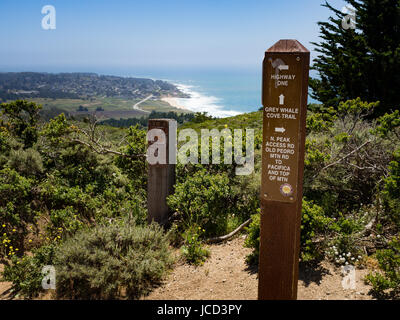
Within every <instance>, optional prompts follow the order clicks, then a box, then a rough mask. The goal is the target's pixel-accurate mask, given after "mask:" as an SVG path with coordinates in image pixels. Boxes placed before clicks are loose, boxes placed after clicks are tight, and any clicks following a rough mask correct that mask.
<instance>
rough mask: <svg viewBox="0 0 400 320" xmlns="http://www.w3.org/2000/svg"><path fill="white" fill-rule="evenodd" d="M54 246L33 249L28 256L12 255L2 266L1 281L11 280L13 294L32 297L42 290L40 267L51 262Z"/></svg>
mask: <svg viewBox="0 0 400 320" xmlns="http://www.w3.org/2000/svg"><path fill="white" fill-rule="evenodd" d="M55 250H56V246H54V245H47V246H42V247H40V248H38V249H36V250H34V252H33V254H32V255H30V256H27V255H26V256H24V257H22V258H18V257H15V256H14V257H13V258H12V259H11V261H10V262H9V263H7V264H6V265H5V267H4V271H3V273H2V280H1V281H9V282H12V291H13V294H14V295H22V296H24V297H27V298H34V297H36V296H38V294H39V293H40V292H42V290H43V288H42V279H43V277H44V274H42V268H43V267H44V266H47V265H51V264H52V263H53V258H54V252H55Z"/></svg>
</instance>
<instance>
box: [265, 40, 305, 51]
mask: <svg viewBox="0 0 400 320" xmlns="http://www.w3.org/2000/svg"><path fill="white" fill-rule="evenodd" d="M266 52H268V53H271V52H288V53H290V52H293V53H295V52H310V51H309V50H308V49H307V48H306V47H305V46H303V45H302V44H301V43H300V42H299V41H297V40H295V39H282V40H279V41H278V42H277V43H275V44H274V45H273V46H272V47H271V48H269V49H268V50H267V51H266Z"/></svg>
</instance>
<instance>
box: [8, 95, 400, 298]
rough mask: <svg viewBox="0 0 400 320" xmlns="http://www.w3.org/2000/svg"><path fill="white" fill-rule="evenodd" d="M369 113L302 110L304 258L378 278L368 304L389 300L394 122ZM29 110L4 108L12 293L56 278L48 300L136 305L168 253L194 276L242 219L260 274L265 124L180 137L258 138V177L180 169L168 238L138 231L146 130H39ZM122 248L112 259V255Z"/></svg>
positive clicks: (394, 266) (395, 200) (367, 106)
mask: <svg viewBox="0 0 400 320" xmlns="http://www.w3.org/2000/svg"><path fill="white" fill-rule="evenodd" d="M377 107H379V106H378V104H377V103H366V102H363V101H361V100H360V99H356V100H351V101H347V102H345V103H341V104H340V106H339V108H338V110H334V109H332V108H323V107H321V106H320V107H319V108H320V109H319V110H318V112H315V108H316V106H314V108H310V109H314V111H309V114H308V117H307V142H306V149H307V150H306V151H307V154H306V160H305V179H304V198H303V219H302V234H301V258H302V260H303V261H314V262H318V261H320V260H322V259H328V260H330V261H332V262H333V263H335V264H336V265H338V266H341V265H345V264H355V265H357V266H359V267H361V266H368V265H370V264H371V261H375V265H377V268H378V269H377V270H378V272H377V273H371V274H370V276H369V277H368V279H367V280H366V281H369V282H370V283H372V284H373V286H374V290H375V292H374V294H375V295H376V296H380V297H396V296H397V294H398V289H399V282H400V281H399V279H400V277H399V273H398V268H399V265H400V263H398V261H399V253H398V249H397V246H398V240H396V239H395V237H396V236H397V235H398V231H399V226H400V214H399V213H400V210H399V208H400V194H399V181H400V180H399V179H400V178H399V177H400V174H399V168H400V164H399V162H400V156H399V152H400V139H399V136H400V132H399V130H400V117H399V112H398V111H396V112H394V113H391V114H386V115H384V116H383V117H381V118H378V119H376V120H370V119H369V115H370V114H371V113H372V112H373V109H374V108H377ZM39 110H40V107H38V106H37V105H36V104H34V103H30V102H26V101H15V102H12V103H8V104H2V105H1V120H0V152H1V154H0V231H1V233H0V234H1V238H0V255H1V259H2V262H3V263H4V264H5V269H4V272H3V275H2V277H3V279H4V280H6V281H11V282H12V283H13V290H14V291H13V292H14V294H20V295H23V296H26V297H33V296H36V295H37V294H39V293H40V292H41V291H42V289H41V280H42V278H43V275H42V274H41V272H40V271H41V268H42V267H43V266H44V265H54V266H55V268H56V270H57V272H59V273H58V274H60V277H61V278H60V279H59V280H60V281H61V282H60V283H62V284H63V285H62V286H59V287H57V291H56V293H55V294H56V295H57V296H58V297H72V298H76V299H80V298H96V297H97V298H99V297H103V298H136V297H138V296H140V295H142V294H145V293H146V292H148V289H149V287H150V286H152V285H155V284H156V283H158V282H159V281H160V280H161V279H162V278H163V277H164V275H165V272H166V270H168V268H170V266H171V259H170V257H169V249H168V247H165V243H168V242H170V243H171V244H173V245H174V246H176V247H179V248H181V253H182V257H184V258H185V259H186V260H187V261H188V262H189V263H194V264H201V263H202V262H203V261H204V260H205V259H207V256H208V252H207V250H206V249H205V248H204V247H203V242H204V241H205V240H207V239H209V238H212V237H215V236H221V235H224V234H227V233H229V232H231V231H232V230H234V229H235V228H237V227H238V226H239V225H241V224H242V223H243V222H245V221H246V220H248V219H249V218H250V217H252V218H253V219H252V223H251V224H250V226H249V227H248V228H247V233H248V237H247V240H246V245H247V246H249V247H250V248H253V249H254V251H253V254H251V255H250V256H249V257H248V263H250V264H251V263H254V262H255V261H257V258H258V241H259V238H258V237H259V219H258V214H259V188H260V182H261V180H260V179H261V177H260V165H261V149H262V132H261V126H262V112H261V111H259V112H253V113H249V114H243V115H239V116H236V117H231V118H225V119H210V118H208V117H207V116H206V115H204V114H196V116H195V118H194V119H192V120H191V121H190V122H186V123H185V124H183V125H182V126H181V127H180V128H179V130H181V129H183V128H193V129H195V130H197V131H199V130H200V129H206V128H209V129H214V128H216V129H223V128H224V129H225V128H229V129H231V130H233V129H246V128H249V129H254V130H255V143H254V144H255V170H254V172H253V173H252V174H250V175H248V176H237V175H235V164H233V165H225V164H219V165H216V164H214V165H213V164H209V165H200V164H187V165H181V164H178V165H177V172H176V174H177V183H176V185H175V193H174V194H173V195H171V196H170V197H169V198H168V205H169V206H170V208H171V212H172V213H173V215H172V216H171V219H170V221H169V228H168V233H167V234H166V233H165V232H166V231H167V230H160V229H159V228H158V227H157V226H154V225H150V226H148V225H147V222H146V216H147V209H146V207H147V204H146V188H147V186H146V183H147V164H146V161H145V157H144V155H145V152H146V145H147V143H146V140H145V137H146V131H145V130H142V129H140V128H139V127H138V126H135V127H130V128H128V129H124V128H113V127H109V126H104V125H99V124H98V122H97V121H96V119H93V118H87V119H86V120H84V121H71V120H67V119H66V118H65V116H64V115H59V116H57V117H55V118H54V119H52V120H50V121H49V122H41V121H39V120H40V119H39ZM243 148H245V146H243ZM199 150H200V149H199ZM222 150H223V144H221V152H222ZM242 151H243V150H242ZM210 162H211V161H210ZM121 225H126V226H129V227H127V228H128V229H126V228H122V227H118V226H121ZM396 241H397V242H396ZM146 243H147V244H150V243H153V244H156V243H159V244H160V245H152V246H147V245H144V244H146ZM77 244H84V245H77ZM161 244H162V245H161ZM120 246H122V247H121V248H123V249H121V250H122V251H121V252H120V253H118V254H116V255H113V256H110V255H109V254H108V252H110V251H109V250H110V248H113V247H120ZM135 248H140V251H137V250H136V249H135ZM93 252H96V254H93ZM135 252H136V253H135ZM128 256H129V261H131V262H130V263H131V264H127V261H126V259H127V257H128ZM67 257H71V258H67ZM72 257H76V259H75V258H72ZM78 257H87V258H85V259H80V258H78ZM143 259H146V261H147V262H146V263H144V264H143V267H140V268H142V269H140V270H141V271H137V272H143V274H146V276H145V277H143V278H140V277H139V278H131V277H134V275H135V274H137V273H136V271H135V272H133V271H132V272H131V271H129V272H128V270H136V269H134V268H139V267H138V266H139V265H140V264H141V263H143V261H144V260H143ZM92 262H93V263H96V264H98V265H99V266H104V267H105V266H106V265H109V266H111V265H112V266H115V267H113V270H116V271H115V272H114V273H113V274H112V275H111V274H110V275H108V274H107V273H106V272H102V271H101V270H103V269H101V268H100V269H93V268H92V267H91V264H92ZM116 266H120V267H116ZM143 268H144V269H143ZM106 269H107V268H106ZM106 269H104V270H106ZM96 270H97V271H96ZM104 270H103V271H104ZM118 270H119V271H118ZM72 275H73V276H72ZM109 277H112V280H110V279H111V278H109ZM127 277H128V278H127ZM67 279H69V280H68V281H67ZM94 279H96V280H94ZM149 279H151V280H150V281H149ZM131 283H135V287H130V284H131Z"/></svg>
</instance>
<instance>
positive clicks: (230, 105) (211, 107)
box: [7, 63, 317, 117]
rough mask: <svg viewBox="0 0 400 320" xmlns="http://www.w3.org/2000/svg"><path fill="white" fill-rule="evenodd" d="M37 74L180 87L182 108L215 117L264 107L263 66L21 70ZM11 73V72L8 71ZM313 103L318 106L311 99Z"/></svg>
mask: <svg viewBox="0 0 400 320" xmlns="http://www.w3.org/2000/svg"><path fill="white" fill-rule="evenodd" d="M19 69H21V70H15V71H34V72H52V73H58V72H95V73H97V74H102V75H114V76H121V77H137V78H150V79H154V80H165V81H168V82H170V83H173V84H175V85H177V86H178V87H179V88H180V89H181V90H182V91H183V92H185V93H188V94H189V95H190V96H191V98H190V99H177V102H178V104H179V105H180V106H182V107H184V108H185V109H188V110H191V111H194V112H207V113H208V114H209V115H211V116H214V117H229V116H235V115H238V114H241V113H246V112H253V111H257V110H258V109H259V108H260V107H261V106H262V105H261V83H262V65H261V63H260V65H259V66H252V67H248V68H245V67H231V68H228V67H198V66H196V67H192V68H189V67H155V66H154V67H89V68H86V67H85V68H83V67H72V66H71V67H67V68H65V67H64V68H63V67H61V68H38V67H36V68H23V70H22V68H19ZM7 71H8V70H7ZM308 101H309V102H317V101H315V100H312V99H311V98H310V97H309V98H308Z"/></svg>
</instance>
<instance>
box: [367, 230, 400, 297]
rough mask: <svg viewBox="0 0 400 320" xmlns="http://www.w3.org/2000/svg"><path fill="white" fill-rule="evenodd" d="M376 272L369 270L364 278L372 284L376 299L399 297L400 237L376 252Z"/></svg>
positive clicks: (372, 291)
mask: <svg viewBox="0 0 400 320" xmlns="http://www.w3.org/2000/svg"><path fill="white" fill-rule="evenodd" d="M376 258H377V259H378V263H379V268H380V270H379V271H378V272H371V273H370V274H369V275H368V276H367V277H366V278H365V280H366V281H367V283H369V284H371V285H372V290H371V293H372V294H373V295H374V296H375V297H376V298H378V299H400V237H397V238H394V239H393V240H392V241H391V242H389V244H388V248H387V249H384V250H378V251H377V252H376Z"/></svg>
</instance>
